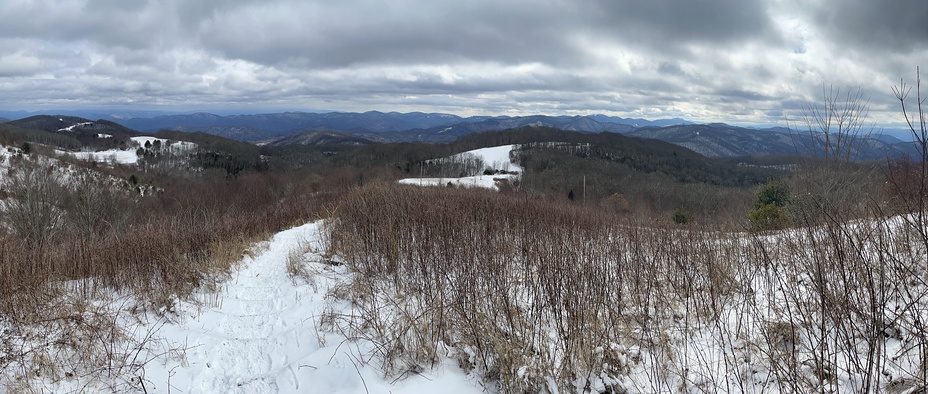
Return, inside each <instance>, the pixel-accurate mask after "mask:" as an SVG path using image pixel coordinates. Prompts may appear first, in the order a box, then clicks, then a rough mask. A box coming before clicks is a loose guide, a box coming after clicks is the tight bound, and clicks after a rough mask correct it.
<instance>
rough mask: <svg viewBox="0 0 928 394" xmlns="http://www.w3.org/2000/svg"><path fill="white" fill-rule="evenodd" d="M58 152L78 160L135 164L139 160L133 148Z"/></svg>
mask: <svg viewBox="0 0 928 394" xmlns="http://www.w3.org/2000/svg"><path fill="white" fill-rule="evenodd" d="M57 152H58V153H59V154H64V155H69V156H72V157H75V158H77V159H80V160H87V161H100V162H107V163H118V164H135V163H138V162H139V157H138V155H136V154H135V150H119V149H110V150H103V151H99V152H65V151H57Z"/></svg>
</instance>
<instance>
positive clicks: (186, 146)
mask: <svg viewBox="0 0 928 394" xmlns="http://www.w3.org/2000/svg"><path fill="white" fill-rule="evenodd" d="M129 139H131V140H132V141H134V142H136V143H138V144H139V146H145V143H146V142H147V143H151V144H154V143H155V141H161V145H162V146H170V148H171V149H172V150H177V151H190V150H193V149H196V147H197V144H195V143H193V142H187V141H174V142H171V141H170V140H166V139H164V138H158V137H151V136H140V137H130V138H129Z"/></svg>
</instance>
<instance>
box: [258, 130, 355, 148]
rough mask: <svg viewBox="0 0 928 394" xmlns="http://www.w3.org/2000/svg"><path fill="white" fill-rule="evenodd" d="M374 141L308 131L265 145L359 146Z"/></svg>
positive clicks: (332, 133) (319, 131) (337, 133)
mask: <svg viewBox="0 0 928 394" xmlns="http://www.w3.org/2000/svg"><path fill="white" fill-rule="evenodd" d="M371 143H373V141H371V140H368V139H366V138H362V137H359V136H355V135H350V134H346V133H339V132H337V131H324V130H315V131H306V132H303V133H299V134H294V135H291V136H287V137H283V138H280V139H276V140H272V141H270V142H268V143H266V144H265V145H268V146H286V145H326V146H331V145H346V146H357V145H367V144H371Z"/></svg>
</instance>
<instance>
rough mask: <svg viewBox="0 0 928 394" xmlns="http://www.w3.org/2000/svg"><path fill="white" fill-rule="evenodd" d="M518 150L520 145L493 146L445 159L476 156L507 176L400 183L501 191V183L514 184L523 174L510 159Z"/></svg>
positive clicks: (411, 180) (425, 179)
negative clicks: (449, 185)
mask: <svg viewBox="0 0 928 394" xmlns="http://www.w3.org/2000/svg"><path fill="white" fill-rule="evenodd" d="M517 149H519V145H502V146H493V147H489V148H480V149H474V150H470V151H467V152H462V153H458V154H456V155H454V156H451V157H448V158H445V159H452V160H453V159H454V158H459V157H466V156H468V155H471V156H476V157H478V158H480V160H481V161H483V163H484V165H485V166H486V168H489V169H492V170H495V171H502V172H506V173H507V174H498V175H475V176H467V177H460V178H452V177H443V178H406V179H401V180H400V181H399V183H401V184H404V185H417V186H447V185H448V184H449V183H450V184H451V185H452V186H461V187H482V188H485V189H491V190H499V182H508V183H510V184H512V183H513V182H514V181H516V180H517V179H518V178H519V175H517V174H521V173H522V167H521V166H519V165H518V164H515V163H513V162H512V160H511V159H510V153H511V152H512V151H513V150H517ZM438 160H443V159H438Z"/></svg>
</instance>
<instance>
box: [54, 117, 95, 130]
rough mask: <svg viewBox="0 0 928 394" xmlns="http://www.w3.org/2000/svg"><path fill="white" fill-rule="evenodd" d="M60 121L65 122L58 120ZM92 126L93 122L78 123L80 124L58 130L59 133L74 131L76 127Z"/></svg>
mask: <svg viewBox="0 0 928 394" xmlns="http://www.w3.org/2000/svg"><path fill="white" fill-rule="evenodd" d="M58 120H59V121H63V120H61V119H58ZM92 124H93V122H81V123H78V124H72V125H70V126H68V127H65V128H62V129H58V131H74V128H75V127H84V126H90V125H92Z"/></svg>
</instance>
